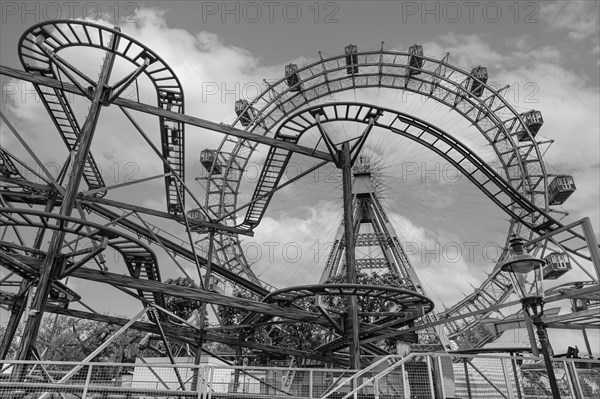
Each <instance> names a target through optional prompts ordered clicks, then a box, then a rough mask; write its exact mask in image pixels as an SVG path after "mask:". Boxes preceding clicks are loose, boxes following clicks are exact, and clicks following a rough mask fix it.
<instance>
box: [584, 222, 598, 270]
mask: <svg viewBox="0 0 600 399" xmlns="http://www.w3.org/2000/svg"><path fill="white" fill-rule="evenodd" d="M581 227H582V228H583V234H584V235H585V239H586V241H587V244H588V248H589V250H590V257H591V258H592V263H593V264H594V269H595V270H596V277H597V278H598V281H600V250H599V249H598V242H597V241H596V236H595V235H594V229H593V228H592V222H590V218H588V217H585V218H583V223H581Z"/></svg>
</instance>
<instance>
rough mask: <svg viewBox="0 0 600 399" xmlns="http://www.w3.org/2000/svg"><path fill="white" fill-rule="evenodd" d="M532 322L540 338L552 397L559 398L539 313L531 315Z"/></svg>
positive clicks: (546, 338) (544, 329)
mask: <svg viewBox="0 0 600 399" xmlns="http://www.w3.org/2000/svg"><path fill="white" fill-rule="evenodd" d="M531 319H532V321H533V324H534V325H535V326H536V327H537V334H538V337H539V340H540V346H541V347H542V354H543V355H544V363H545V365H546V372H547V373H548V382H549V383H550V390H551V391H552V397H553V398H554V399H560V392H559V390H558V384H557V382H556V376H555V375H554V367H553V366H552V359H551V358H550V353H549V352H548V337H547V335H546V328H545V327H544V322H543V321H542V317H541V316H539V315H535V316H531Z"/></svg>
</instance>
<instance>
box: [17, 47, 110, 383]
mask: <svg viewBox="0 0 600 399" xmlns="http://www.w3.org/2000/svg"><path fill="white" fill-rule="evenodd" d="M111 40H112V41H113V43H112V44H113V45H115V46H116V45H117V44H118V36H114V35H113V37H112V38H111ZM114 61H115V54H114V53H110V52H107V53H106V57H105V59H104V63H103V65H102V69H101V71H100V75H99V77H98V84H97V86H96V89H95V90H94V94H93V96H92V102H91V105H90V108H89V113H88V116H87V118H86V120H85V123H84V125H83V127H82V129H81V134H80V137H79V146H78V147H76V148H75V149H74V150H73V151H74V152H75V154H74V157H73V165H72V169H71V174H70V178H69V182H68V184H67V188H66V190H65V195H64V198H63V201H62V204H61V208H60V215H63V216H70V215H71V212H72V210H73V207H74V205H75V199H76V196H77V193H78V192H79V184H80V183H81V179H82V177H83V172H84V168H85V166H86V159H87V157H88V154H89V151H90V147H91V144H92V139H93V137H94V132H95V130H96V125H97V123H98V118H99V117H100V110H101V109H102V97H103V95H104V92H105V91H104V89H105V86H108V82H109V79H110V75H111V72H112V68H113V64H114ZM64 238H65V231H62V230H55V231H54V232H53V233H52V238H51V240H50V245H49V247H48V251H47V252H46V256H45V257H44V260H43V262H42V265H41V268H40V276H39V280H38V284H37V289H36V292H35V295H34V297H33V303H32V306H31V312H30V314H29V317H28V318H27V321H26V323H25V328H24V330H23V338H22V340H21V344H20V346H19V352H18V357H17V358H18V360H29V358H30V353H31V349H32V348H33V345H34V344H35V340H36V338H37V333H38V330H39V328H40V324H41V322H42V317H43V315H44V308H45V307H46V300H47V298H48V293H49V291H50V287H51V286H52V281H53V280H54V279H55V278H56V277H57V268H59V267H60V258H61V256H60V250H61V248H62V244H63V240H64ZM14 374H15V375H16V377H15V378H20V373H19V372H17V373H14Z"/></svg>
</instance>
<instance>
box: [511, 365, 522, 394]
mask: <svg viewBox="0 0 600 399" xmlns="http://www.w3.org/2000/svg"><path fill="white" fill-rule="evenodd" d="M510 363H511V366H512V371H513V376H514V378H515V386H516V387H517V398H518V399H522V398H523V396H522V395H521V381H520V380H519V373H518V372H517V361H516V360H515V359H511V360H510Z"/></svg>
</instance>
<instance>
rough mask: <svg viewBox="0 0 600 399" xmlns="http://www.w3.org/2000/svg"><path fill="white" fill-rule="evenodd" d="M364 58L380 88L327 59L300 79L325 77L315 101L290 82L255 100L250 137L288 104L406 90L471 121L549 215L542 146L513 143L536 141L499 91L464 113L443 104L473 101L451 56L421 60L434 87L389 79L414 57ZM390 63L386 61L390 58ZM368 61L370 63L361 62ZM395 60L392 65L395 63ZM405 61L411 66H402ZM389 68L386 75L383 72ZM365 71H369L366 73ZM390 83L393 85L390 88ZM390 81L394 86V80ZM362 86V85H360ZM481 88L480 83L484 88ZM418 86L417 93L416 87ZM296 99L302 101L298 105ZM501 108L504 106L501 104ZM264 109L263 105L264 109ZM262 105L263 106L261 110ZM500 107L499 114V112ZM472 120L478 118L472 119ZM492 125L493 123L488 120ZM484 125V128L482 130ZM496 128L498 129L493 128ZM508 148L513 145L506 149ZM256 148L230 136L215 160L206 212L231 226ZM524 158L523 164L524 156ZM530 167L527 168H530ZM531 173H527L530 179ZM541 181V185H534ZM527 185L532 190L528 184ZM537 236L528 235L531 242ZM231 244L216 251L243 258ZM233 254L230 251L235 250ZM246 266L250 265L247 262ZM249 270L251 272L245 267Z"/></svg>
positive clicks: (379, 54)
mask: <svg viewBox="0 0 600 399" xmlns="http://www.w3.org/2000/svg"><path fill="white" fill-rule="evenodd" d="M369 55H371V56H372V57H375V58H374V59H372V60H371V62H370V64H368V63H367V61H368V56H369ZM357 56H358V57H359V60H358V63H357V66H358V67H359V68H362V67H365V66H366V65H367V64H368V65H370V66H372V67H376V68H377V72H373V73H372V74H371V75H372V76H376V77H377V79H376V82H369V81H368V79H369V78H368V76H367V74H365V73H364V72H362V73H357V74H353V75H352V76H351V77H348V76H346V74H345V73H344V71H345V69H346V65H345V55H336V56H332V57H330V58H327V59H323V58H321V57H320V58H321V59H320V60H319V61H316V62H313V63H311V64H309V65H307V66H304V67H302V68H301V69H299V70H298V74H299V77H300V83H299V84H304V83H305V82H306V81H310V80H312V79H316V78H315V76H316V77H323V79H321V80H320V81H317V82H316V83H315V84H314V85H313V86H311V87H310V88H309V89H310V90H312V91H313V92H314V97H313V98H310V99H309V98H307V97H306V94H305V91H301V92H300V93H298V94H296V95H292V94H291V93H292V92H291V91H290V88H289V87H287V84H286V77H283V78H281V79H279V80H278V81H276V82H275V83H273V84H268V87H267V88H266V89H265V90H264V91H263V92H262V93H261V94H260V95H259V96H257V97H256V98H255V99H254V100H252V101H251V102H250V103H249V105H248V108H247V110H248V109H249V107H254V106H257V109H258V112H255V113H254V117H253V118H252V121H251V123H250V125H248V126H247V127H246V128H245V129H246V130H248V131H252V132H254V133H257V134H261V135H267V134H269V129H270V127H272V126H275V125H276V124H277V123H278V122H280V121H281V120H282V119H283V118H285V116H286V115H287V114H288V111H287V110H286V108H285V107H286V104H291V107H290V111H293V110H294V109H297V108H301V107H303V106H306V105H307V104H308V103H309V102H310V101H312V100H316V99H319V98H322V97H326V96H331V95H332V94H335V93H337V92H342V91H348V90H353V89H356V88H363V87H389V88H392V89H403V90H407V91H411V92H415V93H418V94H422V95H425V96H428V97H431V98H434V99H436V100H437V101H439V102H441V103H443V104H445V105H447V106H449V107H451V108H452V109H454V110H456V111H457V112H459V113H460V114H461V115H463V117H465V118H466V119H467V120H469V121H470V122H471V123H472V124H473V125H474V126H476V128H477V129H478V130H479V131H480V132H481V133H482V134H483V135H484V136H485V137H486V138H487V139H488V141H490V143H491V145H492V147H493V148H494V151H495V152H496V154H497V156H498V159H499V160H500V162H501V163H502V165H503V167H504V169H505V170H506V171H507V172H506V173H507V180H508V181H509V182H510V184H511V185H515V186H516V187H517V188H519V189H520V190H521V191H522V192H523V193H524V194H528V195H529V196H530V197H531V199H532V200H533V202H539V201H537V200H536V199H537V197H539V195H538V194H539V193H540V192H541V193H542V194H543V199H542V200H541V202H543V206H544V208H545V209H546V210H548V209H549V206H548V198H547V185H548V179H547V173H546V171H545V166H544V165H543V163H542V161H541V152H540V149H539V148H538V145H537V142H536V141H535V140H531V141H530V142H528V143H529V144H527V145H525V146H522V145H521V146H517V145H516V144H515V142H514V140H513V139H512V137H511V136H514V135H515V134H516V132H518V131H522V130H525V131H526V132H527V134H528V135H529V137H530V138H532V137H533V136H532V135H531V132H530V131H529V129H528V128H527V126H526V125H525V124H524V121H523V119H522V118H521V116H520V115H519V114H518V113H517V112H516V110H514V108H513V107H512V106H511V105H510V104H509V103H508V102H507V101H506V100H505V99H504V98H503V97H502V96H501V95H500V92H499V91H496V90H494V89H493V88H492V87H491V86H490V85H488V84H484V87H485V90H484V93H487V97H484V98H483V99H479V98H477V97H474V98H473V99H474V101H476V102H477V103H478V104H480V107H481V108H477V107H476V106H475V104H473V103H472V102H471V103H470V104H472V105H471V107H470V108H465V109H464V110H462V109H461V104H462V101H456V100H455V101H454V102H443V101H440V100H445V99H447V98H449V94H450V93H454V96H455V97H454V98H455V99H456V98H459V97H460V98H461V99H465V98H466V99H468V101H471V100H470V98H469V96H468V95H467V96H464V95H462V96H459V97H457V96H456V95H457V94H458V92H459V91H460V92H461V94H466V91H465V89H464V88H463V87H462V84H464V83H465V82H466V81H467V80H468V79H469V78H472V77H471V75H470V74H468V73H467V72H466V71H464V70H462V69H459V68H456V67H454V66H453V65H451V64H449V63H448V62H447V58H448V57H447V56H446V57H445V58H444V59H443V60H436V59H434V58H431V57H422V58H423V59H424V60H425V61H426V62H427V64H428V66H430V65H433V66H435V68H431V67H430V68H429V69H427V68H421V69H420V70H419V71H420V72H425V74H426V75H427V76H429V77H431V81H426V80H424V79H421V78H416V77H415V76H414V75H413V76H410V79H406V77H407V73H406V72H405V73H404V75H397V74H393V73H390V72H389V71H388V70H387V68H389V67H390V66H391V67H394V68H398V69H400V68H403V69H404V71H407V70H411V69H413V70H414V68H411V67H410V66H409V65H408V64H407V63H408V56H409V53H406V52H396V51H384V50H383V48H382V50H380V51H373V52H360V53H358V55H357ZM386 57H387V58H386ZM361 58H364V61H365V62H362V59H361ZM391 58H393V59H391ZM404 59H406V63H403V62H402V61H403V60H404ZM384 66H385V69H384ZM317 68H318V71H317V72H316V73H314V72H313V69H317ZM363 69H364V68H363ZM447 69H451V70H452V72H450V74H448V75H447V74H446V70H447ZM305 71H309V72H308V73H307V75H308V78H306V77H305V76H304V75H305V74H306V73H305ZM337 72H341V73H342V75H343V76H342V77H338V78H337V80H336V79H331V78H330V76H333V75H334V74H335V73H337ZM454 72H457V74H460V75H461V76H462V77H463V79H462V80H461V82H460V83H458V82H455V81H454V80H451V79H450V77H451V76H452V74H453V73H454ZM357 78H358V79H362V78H364V82H362V84H357ZM386 79H387V80H388V82H386ZM390 79H391V83H390V82H389V80H390ZM396 79H398V80H404V79H406V80H405V82H406V83H405V84H404V85H403V86H402V85H395V84H394V83H395V82H396ZM336 82H339V87H338V88H335V87H334V88H333V89H332V85H334V84H336ZM344 82H349V84H348V85H346V86H345V85H344ZM413 82H420V84H419V85H414V84H413ZM441 82H445V83H447V84H449V85H450V86H454V87H456V90H454V91H450V89H449V88H446V87H445V86H444V85H441V84H440V83H441ZM358 83H360V82H358ZM480 83H481V82H480ZM426 84H429V85H430V86H429V87H430V91H429V92H426V91H421V89H423V88H424V86H425V85H426ZM413 86H416V87H413ZM444 90H446V92H447V93H448V94H446V95H445V96H444V97H443V98H442V97H441V96H440V98H439V99H438V98H437V96H434V94H436V95H437V94H440V93H443V92H444ZM271 93H274V96H271ZM295 99H297V100H298V102H297V103H295V102H294V101H295ZM498 103H500V106H498V105H497V104H498ZM261 104H262V105H261ZM259 105H260V106H259ZM269 107H272V109H271V111H267V110H268V108H269ZM494 107H495V108H494ZM276 110H279V112H280V115H279V117H273V116H272V115H273V114H274V112H276ZM506 111H508V115H509V117H505V115H504V112H506ZM490 113H491V114H493V115H494V117H496V114H498V117H496V121H495V123H493V121H492V120H491V119H490V122H489V123H490V124H491V125H488V126H484V125H483V122H485V121H486V117H488V116H489V115H490ZM470 114H473V116H472V117H471V116H470ZM240 119H241V117H238V118H237V119H236V120H235V121H234V123H233V124H234V125H235V124H236V123H239V122H240ZM488 119H489V117H488ZM267 121H269V122H270V125H268V124H267ZM480 125H481V126H480ZM490 126H493V127H490ZM494 129H496V130H497V133H496V134H493V133H494V131H493V130H494ZM501 132H505V134H504V135H503V136H502V137H501V135H500V133H501ZM502 143H504V145H506V146H507V147H510V150H509V151H503V150H502V149H501V148H500V146H501V144H502ZM506 143H508V144H506ZM255 148H256V145H255V144H253V143H248V142H247V141H245V140H240V139H237V138H235V137H230V136H227V137H225V138H224V139H223V141H222V142H221V144H220V145H219V147H218V149H217V156H216V157H215V161H214V163H213V166H214V165H215V164H216V163H219V168H218V169H220V175H219V174H216V173H214V171H215V168H214V167H213V168H211V169H210V170H209V176H208V179H207V190H206V197H205V199H206V200H205V204H206V208H207V209H208V210H209V211H210V212H211V213H212V214H213V215H215V216H216V217H223V216H224V215H229V216H228V217H227V218H225V220H226V221H228V222H229V223H231V224H236V216H235V214H234V213H233V211H234V210H235V209H236V208H237V193H238V190H239V186H240V181H241V176H242V173H243V171H244V169H245V168H246V167H247V165H248V162H249V159H250V156H251V155H252V153H253V151H254V149H255ZM521 153H522V154H523V159H521V158H522V155H521ZM525 162H526V163H525ZM534 164H536V165H537V164H539V165H540V166H539V167H538V168H537V169H538V170H539V171H540V172H539V174H538V175H537V176H536V177H534V178H533V179H532V178H530V175H531V174H530V173H529V170H530V169H535V168H532V165H534ZM515 165H516V167H517V168H518V170H519V173H516V174H517V175H518V176H520V178H519V179H518V181H516V183H515V181H514V180H511V173H510V168H514V167H515ZM525 172H527V173H525ZM234 173H237V176H235V175H234V176H232V174H234ZM532 180H536V181H532ZM526 183H527V184H526ZM540 184H542V186H543V189H542V190H541V191H539V190H537V192H536V188H537V187H538V186H539V185H540ZM533 222H535V221H533ZM510 230H511V231H513V230H516V231H517V232H520V230H521V225H513V224H511V227H510ZM521 234H523V233H521ZM532 234H533V232H531V231H530V232H529V235H530V236H531V235H532ZM230 241H231V242H230V243H229V244H228V245H225V246H223V248H219V249H217V251H216V253H221V254H224V253H225V252H226V249H227V248H229V250H230V251H231V250H232V251H234V252H240V251H241V246H240V243H239V240H237V238H232V240H230ZM230 247H231V248H233V249H231V248H230ZM242 262H243V263H244V262H245V263H247V262H246V261H245V260H243V259H242ZM246 268H247V266H246Z"/></svg>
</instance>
